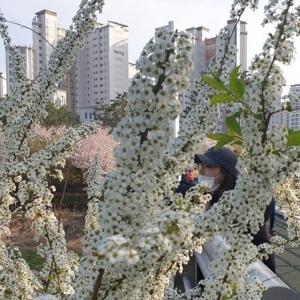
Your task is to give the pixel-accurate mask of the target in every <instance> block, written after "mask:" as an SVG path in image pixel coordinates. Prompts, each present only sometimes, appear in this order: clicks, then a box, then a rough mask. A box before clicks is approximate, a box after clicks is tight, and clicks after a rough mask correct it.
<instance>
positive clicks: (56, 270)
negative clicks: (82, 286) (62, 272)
mask: <svg viewBox="0 0 300 300" xmlns="http://www.w3.org/2000/svg"><path fill="white" fill-rule="evenodd" d="M45 233H46V234H45V237H46V239H47V241H48V243H49V247H50V249H51V250H52V251H54V248H53V246H52V241H51V239H50V235H49V232H48V230H47V225H45ZM51 263H53V265H54V270H55V273H56V279H57V285H58V290H59V294H60V297H61V299H63V298H64V293H63V291H62V288H61V282H60V277H59V271H58V265H57V263H56V260H55V257H54V255H52V262H51Z"/></svg>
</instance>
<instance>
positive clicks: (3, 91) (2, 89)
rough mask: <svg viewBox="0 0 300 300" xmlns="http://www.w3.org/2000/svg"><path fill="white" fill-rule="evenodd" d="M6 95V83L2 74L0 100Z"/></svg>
mask: <svg viewBox="0 0 300 300" xmlns="http://www.w3.org/2000/svg"><path fill="white" fill-rule="evenodd" d="M6 94H7V83H6V78H5V77H4V75H3V73H0V98H3V97H4V96H5V95H6Z"/></svg>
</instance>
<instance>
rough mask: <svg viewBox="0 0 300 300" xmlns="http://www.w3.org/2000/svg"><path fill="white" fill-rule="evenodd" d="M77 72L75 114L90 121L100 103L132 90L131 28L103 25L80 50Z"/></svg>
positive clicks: (87, 38) (88, 38)
mask: <svg viewBox="0 0 300 300" xmlns="http://www.w3.org/2000/svg"><path fill="white" fill-rule="evenodd" d="M73 70H74V71H73V73H74V79H73V85H74V106H75V111H76V113H77V114H78V116H79V118H80V120H81V121H82V122H90V121H92V120H93V119H94V110H95V107H96V105H97V104H98V103H106V104H108V103H110V102H111V101H113V100H114V99H115V98H116V96H117V94H119V93H121V94H123V93H124V92H127V91H128V26H127V25H123V24H119V23H116V22H108V24H106V25H101V24H99V26H98V27H97V28H96V29H95V30H94V31H93V32H92V33H90V34H89V35H88V36H87V37H86V39H85V45H84V47H83V48H81V49H80V50H79V51H78V54H77V57H76V60H75V64H74V68H73Z"/></svg>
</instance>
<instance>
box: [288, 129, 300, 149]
mask: <svg viewBox="0 0 300 300" xmlns="http://www.w3.org/2000/svg"><path fill="white" fill-rule="evenodd" d="M288 146H300V130H289V134H288Z"/></svg>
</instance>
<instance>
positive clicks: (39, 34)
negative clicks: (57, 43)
mask: <svg viewBox="0 0 300 300" xmlns="http://www.w3.org/2000/svg"><path fill="white" fill-rule="evenodd" d="M6 23H10V24H14V25H18V26H20V27H23V28H26V29H29V30H31V31H32V32H34V33H35V34H37V35H38V36H40V37H41V38H42V39H43V40H44V41H45V42H46V43H47V44H48V45H50V46H51V47H52V49H53V50H55V49H56V48H55V47H54V46H53V45H52V44H51V43H50V42H49V41H48V40H47V39H46V38H45V37H44V36H43V35H42V34H41V33H40V32H37V31H35V30H34V29H32V28H30V27H28V26H26V25H23V24H20V23H17V22H14V21H9V20H6Z"/></svg>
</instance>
